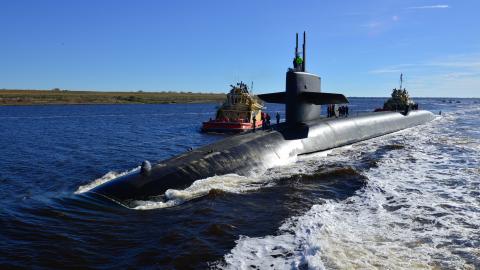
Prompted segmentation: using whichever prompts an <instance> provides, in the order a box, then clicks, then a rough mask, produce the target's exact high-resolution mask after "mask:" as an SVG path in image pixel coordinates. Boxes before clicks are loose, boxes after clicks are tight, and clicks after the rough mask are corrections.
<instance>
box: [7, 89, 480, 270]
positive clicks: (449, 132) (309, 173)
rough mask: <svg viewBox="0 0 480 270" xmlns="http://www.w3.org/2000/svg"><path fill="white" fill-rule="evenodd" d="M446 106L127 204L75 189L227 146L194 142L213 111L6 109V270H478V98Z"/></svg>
mask: <svg viewBox="0 0 480 270" xmlns="http://www.w3.org/2000/svg"><path fill="white" fill-rule="evenodd" d="M454 100H455V101H456V100H458V101H460V103H456V102H455V101H454V102H452V103H449V101H448V99H447V100H446V102H443V100H442V99H418V100H417V101H418V102H419V103H420V104H421V105H422V106H423V108H425V109H429V110H431V111H433V112H435V113H437V112H438V111H440V110H441V111H442V113H443V116H442V117H439V118H437V119H436V120H434V121H432V122H430V123H428V124H426V125H422V126H418V127H415V128H411V129H408V130H404V131H400V132H397V133H394V134H390V135H387V136H383V137H380V138H376V139H372V140H369V141H364V142H360V143H356V144H354V145H351V146H347V147H343V148H339V149H334V150H331V151H326V152H321V153H316V154H312V155H308V156H301V157H299V158H297V160H295V161H288V162H285V164H284V165H282V166H277V167H274V168H272V169H270V170H268V171H266V172H263V173H260V174H259V175H255V176H251V177H243V176H239V175H234V174H230V175H223V176H222V175H220V176H215V177H212V178H208V179H202V180H199V181H197V182H195V183H194V184H193V185H192V186H190V187H189V188H187V189H185V190H169V191H168V192H167V194H159V195H161V196H165V197H167V198H168V200H167V201H166V202H164V201H163V200H155V199H152V200H149V201H138V202H136V207H134V208H133V209H129V208H125V207H122V206H120V205H118V204H116V203H113V202H107V201H101V200H95V199H92V198H88V197H86V196H83V195H82V192H84V191H85V190H88V189H89V188H91V187H93V186H95V185H98V184H99V183H100V182H105V181H109V180H111V179H113V178H115V177H116V176H118V175H119V174H122V173H126V172H128V171H131V170H135V169H138V166H139V165H140V163H141V161H143V160H145V159H147V160H150V161H152V162H155V161H158V160H162V159H165V158H168V157H170V156H173V155H175V154H179V153H181V152H184V151H186V150H187V149H188V148H189V147H198V146H200V145H204V144H207V143H211V142H214V141H216V140H219V139H221V138H222V137H223V136H220V135H205V134H201V133H199V132H198V129H199V124H200V122H201V121H202V120H207V119H208V118H209V117H212V116H213V115H214V113H215V106H216V105H215V104H188V105H180V104H175V105H82V106H76V105H68V106H25V107H0V149H1V152H0V153H1V155H0V183H1V185H2V189H0V202H1V203H2V208H1V210H0V228H1V230H0V268H1V269H7V268H28V269H29V268H37V269H51V268H84V269H88V268H102V269H111V268H115V269H118V268H120V269H123V268H153V269H165V268H177V269H195V268H197V269H205V268H221V269H242V268H243V269H245V268H252V269H291V268H293V269H295V268H301V269H308V268H312V269H323V268H327V269H344V268H364V269H365V268H374V267H377V268H389V269H411V268H419V269H425V268H426V269H432V268H433V269H438V268H440V269H475V268H480V259H479V258H480V240H479V239H480V196H479V195H480V164H479V159H480V155H479V150H480V120H479V119H480V118H479V115H480V100H478V99H477V100H475V99H454ZM351 102H352V105H351V107H350V108H351V110H350V111H351V113H352V114H355V113H356V112H359V111H367V110H371V109H372V108H375V107H379V106H380V105H381V104H382V102H383V99H368V98H352V99H351ZM268 110H269V111H270V112H275V111H280V112H281V114H282V115H284V112H283V111H282V110H281V107H278V106H275V105H269V109H268Z"/></svg>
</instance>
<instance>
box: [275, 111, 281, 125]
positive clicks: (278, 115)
mask: <svg viewBox="0 0 480 270" xmlns="http://www.w3.org/2000/svg"><path fill="white" fill-rule="evenodd" d="M275 117H276V118H277V124H279V123H280V114H279V113H278V112H277V114H276V115H275Z"/></svg>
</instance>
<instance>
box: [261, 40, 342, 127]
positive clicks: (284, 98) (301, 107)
mask: <svg viewBox="0 0 480 270" xmlns="http://www.w3.org/2000/svg"><path fill="white" fill-rule="evenodd" d="M302 56H303V57H300V54H299V51H298V33H297V35H296V45H295V56H294V59H293V68H289V69H288V71H287V74H286V82H285V92H277V93H269V94H261V95H258V97H259V98H260V99H262V100H264V101H266V102H270V103H281V104H285V113H286V122H287V123H288V124H293V125H295V124H301V123H305V122H307V121H311V120H315V119H318V118H320V112H321V105H324V104H342V103H348V99H347V98H346V97H345V96H344V95H342V94H335V93H322V92H321V79H320V76H317V75H315V74H312V73H308V72H306V66H305V64H306V33H305V32H303V45H302Z"/></svg>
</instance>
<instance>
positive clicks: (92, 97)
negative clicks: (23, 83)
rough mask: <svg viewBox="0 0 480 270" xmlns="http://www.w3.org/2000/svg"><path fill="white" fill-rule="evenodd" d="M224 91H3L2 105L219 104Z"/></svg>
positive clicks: (0, 96)
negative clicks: (218, 92) (221, 92)
mask: <svg viewBox="0 0 480 270" xmlns="http://www.w3.org/2000/svg"><path fill="white" fill-rule="evenodd" d="M225 96H226V95H225V94H217V93H193V92H142V91H138V92H94V91H67V90H8V89H2V90H0V106H37V105H116V104H192V103H218V102H223V101H224V100H225Z"/></svg>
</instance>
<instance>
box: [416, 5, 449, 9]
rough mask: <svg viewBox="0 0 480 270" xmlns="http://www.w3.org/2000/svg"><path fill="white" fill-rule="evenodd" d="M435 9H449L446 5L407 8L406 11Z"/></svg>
mask: <svg viewBox="0 0 480 270" xmlns="http://www.w3.org/2000/svg"><path fill="white" fill-rule="evenodd" d="M436 8H449V6H448V5H431V6H418V7H409V8H408V9H436Z"/></svg>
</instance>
